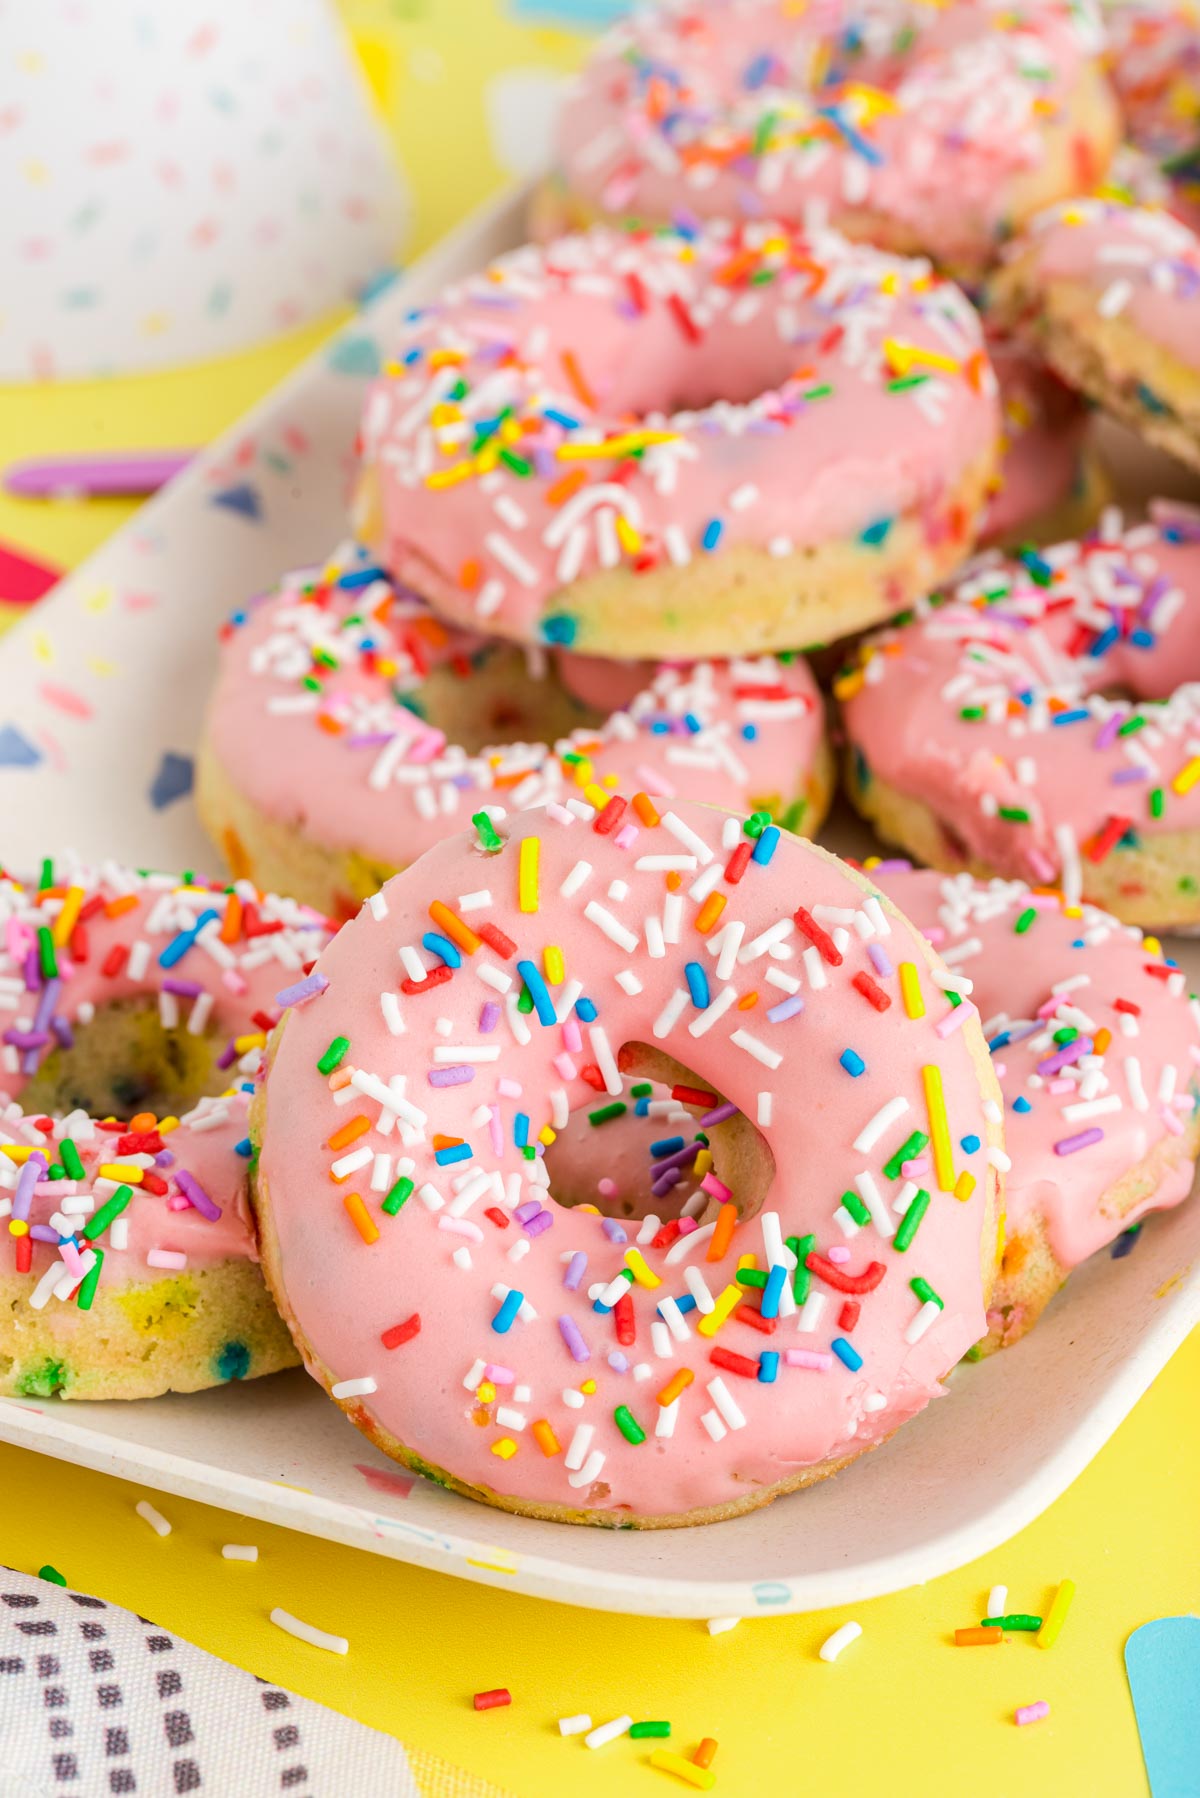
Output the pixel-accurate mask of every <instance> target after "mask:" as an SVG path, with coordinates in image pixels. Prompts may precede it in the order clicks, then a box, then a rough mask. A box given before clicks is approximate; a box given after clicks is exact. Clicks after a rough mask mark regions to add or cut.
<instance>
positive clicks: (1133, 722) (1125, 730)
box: [1117, 712, 1146, 737]
mask: <svg viewBox="0 0 1200 1798" xmlns="http://www.w3.org/2000/svg"><path fill="white" fill-rule="evenodd" d="M1145 723H1146V718H1145V714H1144V713H1142V712H1135V713H1134V714H1133V717H1132V718H1126V720H1125V722H1124V724H1122V725H1119V726H1118V727H1117V735H1118V736H1119V737H1131V736H1132V735H1133V733H1134V731H1135V730H1141V729H1142V726H1143V725H1144V724H1145Z"/></svg>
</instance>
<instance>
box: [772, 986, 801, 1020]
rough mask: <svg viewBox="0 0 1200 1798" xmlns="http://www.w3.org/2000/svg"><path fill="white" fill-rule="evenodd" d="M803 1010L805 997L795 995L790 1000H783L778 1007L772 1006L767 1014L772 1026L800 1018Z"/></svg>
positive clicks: (798, 994)
mask: <svg viewBox="0 0 1200 1798" xmlns="http://www.w3.org/2000/svg"><path fill="white" fill-rule="evenodd" d="M803 1010H804V998H803V995H802V994H800V993H793V994H792V996H791V998H790V999H781V1000H780V1001H779V1004H778V1005H772V1007H771V1009H770V1011H768V1013H767V1021H768V1022H769V1023H771V1024H786V1022H787V1020H788V1019H789V1018H798V1017H799V1016H800V1013H801V1012H802V1011H803Z"/></svg>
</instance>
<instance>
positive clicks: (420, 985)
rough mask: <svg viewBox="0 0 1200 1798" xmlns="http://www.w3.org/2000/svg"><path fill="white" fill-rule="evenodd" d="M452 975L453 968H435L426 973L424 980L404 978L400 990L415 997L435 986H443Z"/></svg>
mask: <svg viewBox="0 0 1200 1798" xmlns="http://www.w3.org/2000/svg"><path fill="white" fill-rule="evenodd" d="M450 977H451V970H450V969H449V968H434V969H433V970H432V972H431V973H429V974H426V976H425V978H424V980H402V981H401V982H400V991H401V992H402V993H407V994H408V995H409V997H410V998H415V997H416V996H417V994H419V993H427V992H429V991H430V990H431V988H433V987H435V986H443V985H444V984H445V982H446V981H447V980H449V979H450Z"/></svg>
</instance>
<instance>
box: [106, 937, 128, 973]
mask: <svg viewBox="0 0 1200 1798" xmlns="http://www.w3.org/2000/svg"><path fill="white" fill-rule="evenodd" d="M128 960H129V950H128V949H127V948H126V947H125V944H124V943H114V944H113V946H112V948H111V949H110V950H109V952H108V954H107V955H106V956H105V957H104V960H103V962H102V963H101V964H100V972H101V973H102V974H103V975H104V976H105V978H106V979H108V980H112V979H113V978H114V977H115V976H116V975H117V974H119V973H120V972H121V969H122V968H123V967H124V966H125V963H126V962H127V961H128Z"/></svg>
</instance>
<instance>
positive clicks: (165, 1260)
mask: <svg viewBox="0 0 1200 1798" xmlns="http://www.w3.org/2000/svg"><path fill="white" fill-rule="evenodd" d="M187 1264H188V1258H187V1256H186V1255H184V1254H182V1253H181V1252H180V1251H179V1250H178V1249H148V1250H147V1252H146V1266H147V1267H165V1268H169V1269H170V1270H171V1271H172V1272H173V1273H180V1272H181V1271H182V1270H183V1269H184V1268H185V1267H186V1266H187ZM68 1290H71V1289H70V1288H69V1289H68Z"/></svg>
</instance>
